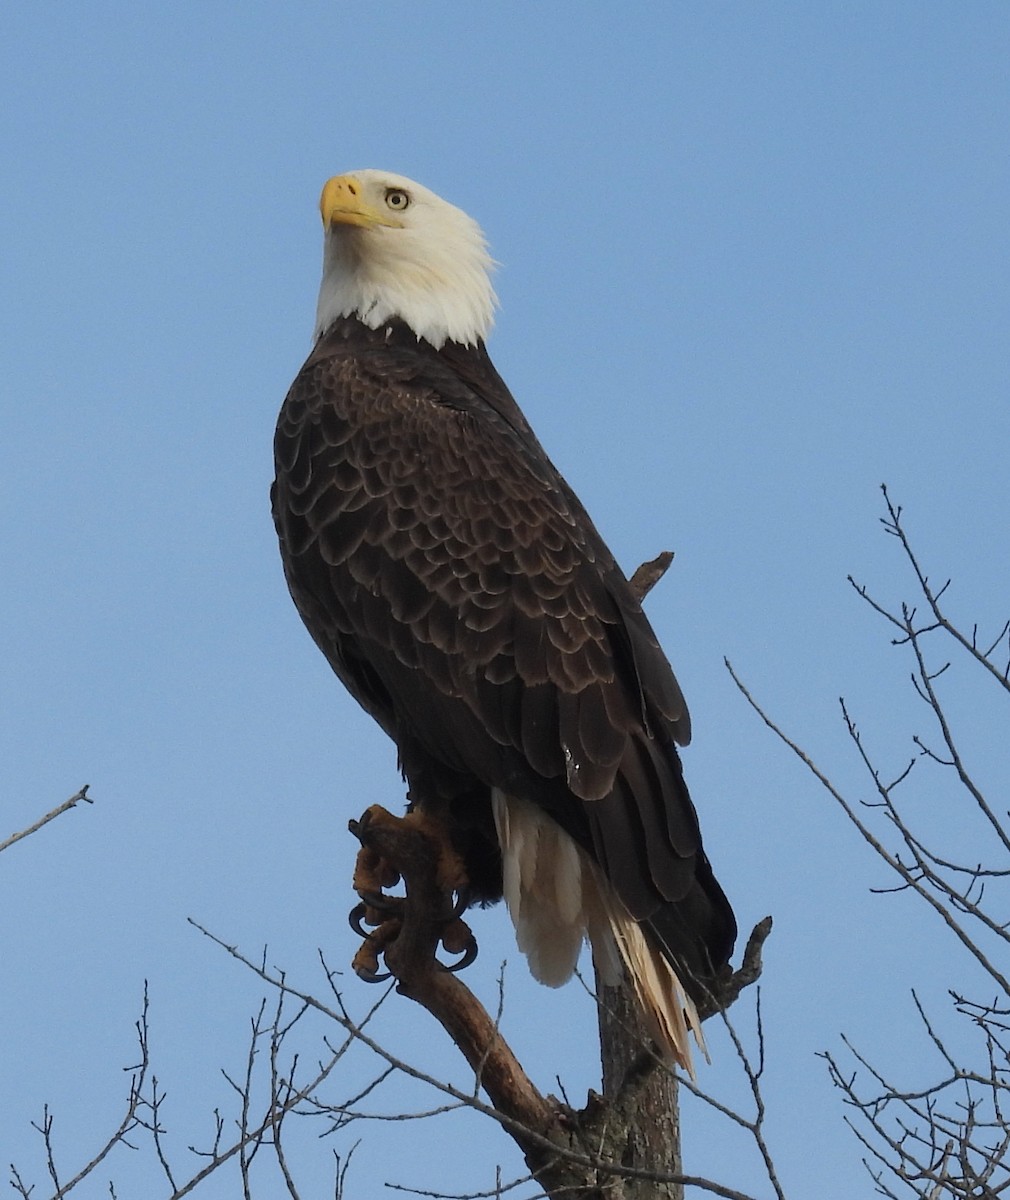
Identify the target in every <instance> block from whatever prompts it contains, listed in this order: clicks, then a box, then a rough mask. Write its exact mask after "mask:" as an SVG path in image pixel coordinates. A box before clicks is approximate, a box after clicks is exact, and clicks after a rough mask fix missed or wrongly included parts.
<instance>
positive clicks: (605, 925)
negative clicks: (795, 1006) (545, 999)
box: [492, 789, 708, 1078]
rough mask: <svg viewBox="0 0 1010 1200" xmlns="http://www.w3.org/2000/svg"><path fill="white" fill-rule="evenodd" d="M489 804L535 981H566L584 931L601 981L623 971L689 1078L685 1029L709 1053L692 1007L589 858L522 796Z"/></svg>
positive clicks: (614, 980) (656, 1033)
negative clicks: (590, 945) (521, 797)
mask: <svg viewBox="0 0 1010 1200" xmlns="http://www.w3.org/2000/svg"><path fill="white" fill-rule="evenodd" d="M492 809H493V812H494V819H495V827H496V828H497V831H498V841H499V844H500V845H501V850H502V874H503V878H504V891H505V902H506V904H507V905H508V910H509V915H510V916H511V918H512V923H513V924H514V925H515V929H516V941H517V943H518V945H519V949H520V950H521V951H522V952H523V953H524V954H525V955H526V956H527V958H528V959H529V964H530V971H531V972H532V974H533V976H534V978H536V979H538V980H539V981H540V982H541V983H545V984H547V985H548V986H549V987H560V986H561V984H563V983H565V982H567V980H568V979H570V978H571V975H572V972H573V971H574V970H575V966H576V963H577V962H578V958H579V951H580V950H581V948H582V942H583V940H584V939H585V938H586V937H587V936H588V938H589V940H590V942H591V944H592V947H593V959H594V961H595V963H596V967H597V970H598V971H599V974H600V978H601V980H602V981H603V982H604V983H606V984H608V985H610V986H616V985H617V984H618V983H620V981H621V979H622V977H623V976H624V974H625V973H627V975H628V976H629V977H630V979H631V983H632V987H633V988H634V992H635V996H636V998H637V1000H638V1003H639V1006H640V1007H641V1009H642V1012H643V1014H644V1015H645V1018H646V1021H647V1024H648V1026H649V1032H650V1033H651V1034H652V1036H653V1037H654V1038H655V1040H656V1042H657V1043H658V1044H659V1046H660V1048H661V1049H662V1050H663V1053H664V1055H665V1056H666V1057H667V1058H669V1059H672V1060H673V1061H674V1062H676V1063H678V1064H679V1065H680V1066H682V1067H683V1068H684V1069H685V1070H686V1071H687V1072H688V1073H689V1074H690V1075H691V1077H692V1078H694V1067H693V1065H692V1062H691V1046H690V1040H689V1032H690V1034H693V1035H694V1038H695V1041H696V1042H697V1043H698V1046H699V1047H700V1049H701V1051H702V1053H703V1054H704V1055H705V1057H706V1058H707V1057H708V1053H707V1051H706V1050H705V1039H704V1037H703V1036H702V1032H701V1022H700V1021H699V1019H698V1012H697V1009H696V1008H695V1006H694V1003H693V1001H692V1000H691V998H690V996H688V995H687V993H686V992H685V991H684V987H683V985H682V984H681V982H680V980H679V979H678V978H677V975H676V972H675V971H674V970H673V968H672V967H671V966H670V964H669V963H668V962H667V960H666V958H665V957H664V956H663V955H662V953H661V952H660V951H659V950H658V949H656V948H655V947H653V945H652V944H651V942H649V940H648V939H647V938H646V936H645V934H644V933H643V932H642V929H641V926H640V925H639V924H638V922H637V921H635V920H634V919H633V918H632V917H630V916H629V915H628V913H627V911H626V910H625V908H624V905H623V904H622V903H621V901H620V900H619V899H618V897H617V896H616V895H615V894H614V891H613V889H612V888H611V887H610V884H609V883H608V882H607V880H606V879H604V877H603V876H602V875H601V873H600V871H599V869H598V868H597V867H596V865H595V863H593V862H592V860H591V859H590V858H589V856H588V855H587V854H585V853H584V851H582V850H581V849H580V848H579V846H578V845H577V844H576V843H575V841H574V840H573V839H572V838H571V837H569V835H568V834H567V833H565V831H564V830H563V829H562V828H561V827H560V826H559V825H558V824H557V823H556V822H555V821H553V820H551V818H550V817H549V816H548V815H547V814H546V813H545V812H544V811H543V810H542V809H539V808H537V807H536V806H535V805H533V804H530V803H529V802H528V801H525V800H519V799H517V798H516V797H514V796H506V795H505V794H504V793H503V792H500V791H498V790H497V789H495V790H494V791H493V792H492ZM622 963H623V970H622Z"/></svg>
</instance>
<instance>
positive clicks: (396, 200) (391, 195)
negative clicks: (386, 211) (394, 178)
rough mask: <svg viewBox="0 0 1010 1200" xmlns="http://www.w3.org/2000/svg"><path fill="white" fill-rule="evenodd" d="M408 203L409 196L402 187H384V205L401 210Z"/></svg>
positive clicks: (396, 210) (394, 209)
mask: <svg viewBox="0 0 1010 1200" xmlns="http://www.w3.org/2000/svg"><path fill="white" fill-rule="evenodd" d="M409 204H410V196H409V195H408V194H407V193H406V192H405V191H404V190H403V188H386V207H387V208H391V209H392V210H393V211H394V212H403V210H404V209H405V208H406V207H407V206H408V205H409Z"/></svg>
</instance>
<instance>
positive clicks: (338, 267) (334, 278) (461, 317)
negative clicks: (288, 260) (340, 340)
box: [315, 227, 496, 350]
mask: <svg viewBox="0 0 1010 1200" xmlns="http://www.w3.org/2000/svg"><path fill="white" fill-rule="evenodd" d="M402 233H403V231H401V230H387V229H379V230H368V231H363V230H359V229H354V228H348V227H344V228H340V229H337V230H332V231H330V232H329V233H328V234H327V237H326V245H325V250H324V256H323V278H322V283H321V284H320V288H319V304H318V306H317V309H316V329H315V336H316V338H317V339H318V338H321V337H322V336H323V335H324V334H325V333H326V332H327V331H328V330H329V329H330V328H331V327H332V326H333V325H334V324H335V323H336V322H337V321H339V320H340V318H341V317H357V318H358V319H359V320H360V321H361V322H362V323H363V324H364V325H366V326H368V328H369V329H379V328H380V327H381V326H383V325H386V324H387V323H388V322H389V321H391V320H397V319H398V320H400V321H403V322H404V323H405V324H406V325H407V326H408V327H409V328H410V329H411V330H412V331H413V333H414V335H415V336H416V337H417V338H418V339H419V340H420V339H423V340H424V341H426V342H429V343H430V344H431V345H432V346H434V347H435V349H436V350H437V349H440V348H441V347H442V346H443V345H444V344H445V343H446V342H457V343H459V344H460V345H462V346H476V345H478V344H479V343H481V342H483V340H484V339H485V338H486V337H487V334H488V332H489V331H490V328H491V323H492V319H493V315H494V307H495V303H496V297H495V294H494V289H493V288H492V287H491V280H490V276H489V271H490V267H491V259H490V257H489V255H488V253H487V248H486V247H485V245H484V243H483V241H482V240H480V241H474V240H471V241H466V240H462V239H459V240H456V241H454V240H450V239H446V240H445V241H441V242H436V243H433V242H431V241H428V242H426V243H424V244H421V243H420V242H418V243H415V242H413V241H412V240H411V239H410V238H409V237H403V236H398V235H402Z"/></svg>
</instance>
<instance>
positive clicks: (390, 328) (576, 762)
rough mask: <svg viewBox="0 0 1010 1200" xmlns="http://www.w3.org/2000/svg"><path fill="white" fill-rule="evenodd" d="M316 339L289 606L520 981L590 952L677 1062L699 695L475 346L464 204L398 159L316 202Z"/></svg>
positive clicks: (294, 498)
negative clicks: (627, 984) (525, 973)
mask: <svg viewBox="0 0 1010 1200" xmlns="http://www.w3.org/2000/svg"><path fill="white" fill-rule="evenodd" d="M320 207H321V212H322V219H323V227H324V231H325V244H324V258H323V278H322V285H321V287H320V291H319V306H318V310H317V316H316V329H315V336H316V341H315V347H314V349H313V350H312V353H311V354H310V355H309V357H308V360H307V361H306V363H305V365H304V366H303V367H302V369H301V371H300V372H299V374H298V376H297V378H296V379H295V382H294V384H293V385H292V387H291V390H290V392H289V393H288V395H287V398H286V400H285V401H284V405H283V407H282V409H281V413H280V418H279V421H278V425H277V434H276V441H275V456H276V471H277V478H276V482H275V484H274V487H273V490H272V504H273V515H274V522H275V524H276V528H277V534H278V537H279V538H280V547H281V557H282V559H283V564H284V572H285V575H286V577H287V582H288V586H289V588H290V590H291V595H292V597H293V598H294V602H295V604H296V606H297V608H298V611H299V613H300V614H301V616H302V619H303V620H304V622H305V624H306V626H307V627H308V630H309V632H310V634H311V635H312V637H313V638H314V639H315V641H316V644H317V645H318V646H319V648H320V649H321V650H322V652H323V654H325V655H326V658H327V659H328V660H329V663H330V665H331V666H332V668H333V670H334V671H335V672H336V674H337V676H338V677H339V678H340V679H341V680H342V682H343V683H344V685H345V686H346V687H347V689H348V691H350V693H351V694H352V696H354V698H355V699H356V700H357V701H358V702H359V704H360V705H361V706H362V707H363V708H364V709H365V710H366V711H367V712H368V713H370V714H371V715H372V716H373V717H374V718H375V720H376V721H378V723H379V724H380V725H381V726H382V728H383V729H384V730H385V731H386V732H387V733H388V734H389V736H390V737H391V738H392V739H393V740H394V742H395V743H396V746H397V748H398V752H399V761H400V766H401V769H402V771H403V775H404V778H405V779H406V781H407V784H408V799H409V804H410V806H411V808H412V809H420V810H421V811H422V812H423V813H425V814H426V815H428V816H429V817H431V818H432V820H433V821H435V822H436V823H437V825H438V827H439V828H440V829H441V830H442V831H443V834H444V836H445V837H446V838H448V840H449V842H450V843H451V845H452V846H453V847H454V849H455V850H456V852H457V853H458V855H459V856H460V857H461V859H462V861H463V863H464V865H465V870H466V875H467V884H466V889H467V895H468V898H469V899H470V900H473V901H477V902H482V903H488V902H493V901H495V900H498V899H500V898H501V897H502V896H503V895H504V897H505V900H506V902H507V904H508V909H509V913H510V914H511V917H512V920H513V922H514V924H515V928H516V935H517V938H518V943H519V946H520V948H521V950H522V951H523V952H524V953H525V954H526V956H527V958H528V959H529V964H530V969H531V971H532V973H533V975H534V976H535V977H536V978H537V979H539V980H541V981H542V982H543V983H546V984H549V985H551V986H557V985H559V984H561V983H563V982H564V981H565V980H567V979H568V978H569V976H570V975H571V974H572V971H573V970H574V968H575V965H576V961H577V958H578V955H579V950H580V947H581V945H582V943H583V940H584V939H585V938H586V937H588V938H589V940H590V942H591V943H592V947H593V954H594V957H595V961H596V964H597V967H598V969H599V970H600V972H601V975H602V977H603V978H604V980H605V981H607V982H610V983H616V982H617V981H619V980H620V978H621V976H622V974H624V973H626V974H627V975H628V976H629V977H630V980H631V983H632V985H633V988H634V991H635V994H636V996H637V997H638V1000H639V1002H640V1004H641V1006H642V1009H643V1012H644V1014H645V1016H646V1018H647V1020H648V1022H649V1025H650V1028H651V1030H652V1031H653V1033H654V1036H655V1037H656V1039H657V1042H658V1043H659V1045H660V1047H661V1049H662V1050H663V1051H664V1053H665V1054H666V1055H667V1056H669V1057H671V1058H673V1059H674V1060H676V1061H678V1062H680V1063H681V1064H685V1065H688V1064H689V1062H690V1050H689V1044H688V1032H687V1031H688V1029H689V1028H691V1027H693V1028H694V1029H695V1032H696V1034H697V1032H698V1023H697V1015H696V1012H695V1006H694V1001H696V1000H698V999H699V998H701V997H702V996H703V995H705V993H706V991H707V990H709V989H710V988H711V987H712V986H713V981H714V980H715V979H716V977H717V976H718V975H719V973H720V972H721V971H722V970H724V968H725V966H726V964H727V962H728V960H729V956H730V953H731V951H732V948H733V942H734V939H735V936H736V925H735V922H734V918H733V913H732V910H731V908H730V905H729V903H728V901H727V900H726V897H725V895H724V894H723V891H722V889H721V888H720V887H719V885H718V883H717V882H716V880H715V877H714V876H713V873H712V869H711V867H710V866H709V862H708V859H707V858H706V856H705V852H704V850H703V849H702V842H701V835H700V832H699V828H698V819H697V815H696V813H695V810H694V806H693V804H692V803H691V799H690V797H689V795H688V791H687V787H686V785H685V783H684V778H683V774H682V770H681V762H680V758H679V756H678V753H677V749H676V745H675V743H680V744H685V743H686V742H687V741H688V740H689V737H690V722H689V717H688V712H687V708H686V706H685V703H684V698H683V696H682V695H681V691H680V688H679V686H678V684H677V681H676V679H675V678H674V675H673V671H672V670H671V668H670V665H669V663H668V662H667V660H666V658H665V656H664V654H663V652H662V650H661V649H660V647H659V644H658V642H657V640H656V636H655V634H654V633H653V631H652V628H651V626H650V624H649V622H648V620H647V618H646V617H645V615H644V613H643V611H642V607H641V604H640V603H639V601H638V599H637V598H636V596H635V594H634V593H633V592H632V590H631V588H630V587H629V585H628V582H627V580H626V578H625V576H624V575H623V574H622V572H621V570H620V568H619V567H618V566H617V564H616V563H615V561H614V558H613V555H612V554H611V553H610V551H609V550H608V549H607V547H606V545H605V544H604V542H603V539H602V538H601V537H600V535H599V533H598V532H597V531H596V528H595V527H594V525H593V523H592V521H591V520H590V519H589V516H588V515H587V514H586V511H585V509H584V508H583V507H582V505H581V503H580V502H579V500H578V498H577V497H576V495H575V494H574V492H573V491H572V490H571V488H570V487H569V486H568V484H567V483H566V482H565V480H564V479H563V478H562V477H561V475H560V474H559V473H558V471H557V469H556V468H555V467H554V465H553V464H552V463H551V461H550V459H549V458H548V457H547V455H546V453H545V452H544V450H543V448H542V447H541V445H540V443H539V442H538V441H537V439H536V437H535V435H534V434H533V431H532V429H531V428H530V426H529V424H528V423H527V421H526V418H525V417H524V416H523V414H522V412H521V411H520V410H519V407H518V405H517V404H516V402H515V400H513V398H512V396H511V394H510V393H509V391H508V389H507V388H506V386H505V384H504V383H503V382H502V380H501V378H500V376H499V375H498V373H497V371H496V370H495V368H494V366H493V365H492V363H491V360H490V358H489V357H488V353H487V350H486V348H485V339H486V337H487V334H488V331H489V329H490V327H491V322H492V315H493V311H494V308H495V304H496V298H495V294H494V291H493V289H492V285H491V280H490V270H491V267H492V265H493V264H492V260H491V258H490V257H489V255H488V250H487V244H486V242H485V239H484V236H483V234H482V232H481V230H480V228H479V227H478V225H477V224H476V222H475V221H473V220H472V219H471V218H470V217H469V216H467V215H466V214H465V213H464V212H462V211H461V210H460V209H458V208H456V207H454V206H453V205H451V204H449V203H447V202H446V201H445V200H442V199H441V198H440V197H438V196H436V195H435V194H434V193H433V192H431V191H429V190H428V189H427V188H424V187H422V186H420V185H419V184H417V183H414V182H412V181H411V180H409V179H404V178H403V177H401V176H399V175H393V174H390V173H388V172H386V171H377V170H363V171H355V172H353V173H351V174H347V175H341V176H338V177H336V178H334V179H331V180H329V182H328V183H327V184H326V185H325V187H324V188H323V193H322V199H321V202H320Z"/></svg>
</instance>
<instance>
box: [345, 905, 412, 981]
mask: <svg viewBox="0 0 1010 1200" xmlns="http://www.w3.org/2000/svg"><path fill="white" fill-rule="evenodd" d="M401 903H402V901H401ZM362 919H364V920H365V921H366V922H367V923H368V924H369V925H375V926H376V928H375V929H372V930H369V931H366V930H364V929H362V927H361V921H362ZM350 922H351V928H352V929H353V930H354V931H355V932H356V933H359V934H361V937H362V939H363V940H362V943H361V945H360V946H359V947H358V950H357V953H356V954H355V955H354V957H353V958H352V959H351V967H352V969H353V971H354V973H355V975H357V977H358V978H359V979H361V980H363V981H364V982H365V983H383V982H384V981H385V980H387V979H389V978H390V977H391V976H390V972H389V971H380V970H379V958H380V957H381V956H382V955H383V954H385V952H386V950H387V949H388V947H389V945H390V944H391V943H392V942H394V941H395V940H396V939H397V937H398V936H399V933H400V929H401V928H402V925H403V922H402V920H401V919H400V918H399V917H385V918H383V917H382V916H380V914H379V913H377V912H376V911H375V909H373V908H371V907H370V906H369V905H367V904H358V905H356V906H355V907H354V908H353V909H352V910H351V913H350Z"/></svg>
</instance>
